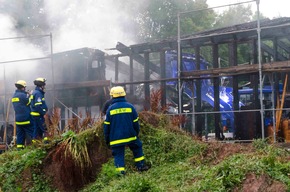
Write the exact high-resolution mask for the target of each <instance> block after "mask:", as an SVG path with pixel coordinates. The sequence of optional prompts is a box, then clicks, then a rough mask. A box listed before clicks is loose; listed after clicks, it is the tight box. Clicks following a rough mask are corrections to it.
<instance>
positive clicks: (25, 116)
mask: <svg viewBox="0 0 290 192" xmlns="http://www.w3.org/2000/svg"><path fill="white" fill-rule="evenodd" d="M15 87H16V88H17V89H16V90H15V93H14V95H13V98H12V105H13V108H14V111H15V124H16V136H17V137H16V147H17V149H23V148H24V147H25V143H26V144H30V143H31V138H32V134H33V130H34V124H33V118H32V117H31V115H30V112H31V109H30V101H31V97H30V94H29V93H27V92H26V90H25V89H26V81H24V80H19V81H17V82H16V83H15Z"/></svg>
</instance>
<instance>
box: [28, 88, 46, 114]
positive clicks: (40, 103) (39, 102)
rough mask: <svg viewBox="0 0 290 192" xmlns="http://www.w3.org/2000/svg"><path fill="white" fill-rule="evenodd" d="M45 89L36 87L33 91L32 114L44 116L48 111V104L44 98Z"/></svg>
mask: <svg viewBox="0 0 290 192" xmlns="http://www.w3.org/2000/svg"><path fill="white" fill-rule="evenodd" d="M44 93H45V92H44V91H43V90H41V89H40V88H39V87H36V88H35V90H34V91H33V93H32V100H31V115H32V116H36V117H37V116H40V117H43V116H44V115H45V114H46V112H47V105H46V103H45V99H44Z"/></svg>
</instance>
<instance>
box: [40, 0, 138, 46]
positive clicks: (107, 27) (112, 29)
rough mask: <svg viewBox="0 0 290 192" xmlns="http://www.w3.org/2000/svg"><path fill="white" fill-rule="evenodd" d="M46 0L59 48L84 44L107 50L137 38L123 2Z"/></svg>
mask: <svg viewBox="0 0 290 192" xmlns="http://www.w3.org/2000/svg"><path fill="white" fill-rule="evenodd" d="M44 3H45V6H44V11H45V13H46V15H47V19H48V23H49V24H50V26H51V29H52V35H53V43H54V44H53V46H54V49H55V51H64V50H70V49H76V48H81V47H90V48H96V49H100V50H104V49H106V48H112V47H115V46H116V44H117V42H118V41H120V42H123V43H125V44H132V43H134V41H135V39H134V37H135V35H134V28H133V27H132V26H133V25H132V26H131V24H130V22H132V18H130V17H129V15H128V13H127V12H126V9H125V10H124V9H122V7H121V5H122V3H123V1H115V0H98V1H96V0H88V1H79V0H63V1H59V0H49V1H45V2H44ZM126 23H127V24H126Z"/></svg>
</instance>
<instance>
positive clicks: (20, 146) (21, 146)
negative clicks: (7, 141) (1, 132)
mask: <svg viewBox="0 0 290 192" xmlns="http://www.w3.org/2000/svg"><path fill="white" fill-rule="evenodd" d="M16 147H17V148H21V149H24V145H21V144H18V145H17V146H16Z"/></svg>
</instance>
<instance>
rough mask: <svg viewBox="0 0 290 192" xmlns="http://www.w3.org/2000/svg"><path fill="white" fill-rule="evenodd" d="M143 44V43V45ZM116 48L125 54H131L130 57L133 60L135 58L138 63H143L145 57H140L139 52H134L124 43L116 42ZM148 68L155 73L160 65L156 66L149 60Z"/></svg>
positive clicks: (158, 70)
mask: <svg viewBox="0 0 290 192" xmlns="http://www.w3.org/2000/svg"><path fill="white" fill-rule="evenodd" d="M144 46H145V45H144ZM116 48H117V50H118V51H120V52H121V53H125V54H127V55H131V56H132V58H133V59H134V60H136V61H137V62H138V63H140V64H141V65H143V66H144V65H145V62H146V61H145V59H144V57H142V56H141V55H139V54H134V53H133V51H132V50H131V49H130V48H129V47H127V46H126V45H124V44H122V43H120V42H118V44H117V46H116ZM149 68H150V69H151V70H152V71H154V72H155V73H158V74H160V67H158V66H156V65H155V64H154V63H152V62H150V61H149Z"/></svg>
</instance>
